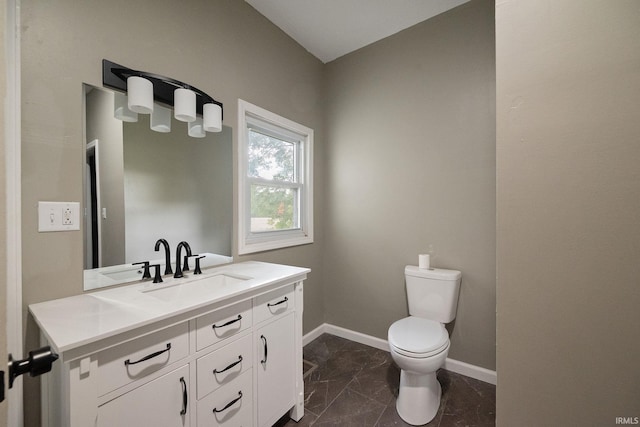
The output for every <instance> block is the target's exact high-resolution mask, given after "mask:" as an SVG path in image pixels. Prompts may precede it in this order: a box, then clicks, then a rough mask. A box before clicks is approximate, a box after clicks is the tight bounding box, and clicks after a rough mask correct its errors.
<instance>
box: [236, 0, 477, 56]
mask: <svg viewBox="0 0 640 427" xmlns="http://www.w3.org/2000/svg"><path fill="white" fill-rule="evenodd" d="M245 1H246V2H247V3H249V4H250V5H251V6H253V7H254V8H255V9H256V10H257V11H258V12H260V13H261V14H262V15H264V16H265V17H266V18H267V19H268V20H270V21H271V22H273V23H274V24H275V25H277V26H278V27H280V29H281V30H282V31H284V32H285V33H287V34H288V35H289V36H290V37H291V38H293V39H294V40H295V41H297V42H298V43H300V45H302V46H303V47H304V48H305V49H307V50H308V51H309V52H311V54H313V55H314V56H315V57H317V58H318V59H320V60H321V61H322V62H324V63H327V62H330V61H333V60H334V59H336V58H339V57H341V56H342V55H345V54H347V53H349V52H353V51H354V50H357V49H360V48H361V47H364V46H367V45H369V44H371V43H373V42H376V41H378V40H381V39H383V38H385V37H388V36H390V35H392V34H395V33H397V32H399V31H402V30H404V29H405V28H408V27H411V26H412V25H415V24H417V23H419V22H422V21H424V20H426V19H429V18H431V17H433V16H435V15H438V14H440V13H442V12H445V11H447V10H449V9H453V8H454V7H456V6H458V5H461V4H463V3H466V2H467V1H469V0H245Z"/></svg>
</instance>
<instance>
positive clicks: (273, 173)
mask: <svg viewBox="0 0 640 427" xmlns="http://www.w3.org/2000/svg"><path fill="white" fill-rule="evenodd" d="M248 155H249V165H248V166H249V167H248V172H247V173H248V175H249V176H250V177H252V178H262V179H269V180H275V181H289V182H295V181H296V179H295V144H294V143H291V142H287V141H282V140H280V139H277V138H273V137H271V136H267V135H264V134H261V133H259V132H257V131H254V130H252V129H249V147H248Z"/></svg>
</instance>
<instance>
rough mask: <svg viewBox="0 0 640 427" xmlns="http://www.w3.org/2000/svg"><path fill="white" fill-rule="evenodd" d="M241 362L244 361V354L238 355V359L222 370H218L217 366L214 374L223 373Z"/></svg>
mask: <svg viewBox="0 0 640 427" xmlns="http://www.w3.org/2000/svg"><path fill="white" fill-rule="evenodd" d="M240 362H242V355H240V356H238V360H236V361H235V362H233V363H232V364H231V365H229V366H227V367H226V368H224V369H223V370H222V371H218V368H216V369H214V370H213V373H214V375H215V374H221V373H223V372H225V371H228V370H229V369H231V368H233V367H234V366H236V365H237V364H238V363H240Z"/></svg>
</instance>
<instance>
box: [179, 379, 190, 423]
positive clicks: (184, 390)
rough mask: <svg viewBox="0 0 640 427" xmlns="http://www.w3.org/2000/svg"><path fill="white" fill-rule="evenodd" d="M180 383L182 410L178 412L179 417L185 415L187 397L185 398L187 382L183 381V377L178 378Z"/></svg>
mask: <svg viewBox="0 0 640 427" xmlns="http://www.w3.org/2000/svg"><path fill="white" fill-rule="evenodd" d="M180 383H181V384H182V410H181V411H180V415H186V414H187V405H188V403H189V396H187V382H186V381H185V380H184V377H180Z"/></svg>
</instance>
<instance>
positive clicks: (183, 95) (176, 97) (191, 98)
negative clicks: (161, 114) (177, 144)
mask: <svg viewBox="0 0 640 427" xmlns="http://www.w3.org/2000/svg"><path fill="white" fill-rule="evenodd" d="M173 109H174V116H175V118H176V120H180V121H181V122H192V121H194V120H195V119H196V93H195V92H194V91H192V90H189V89H183V88H178V89H176V90H175V91H174V92H173Z"/></svg>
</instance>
